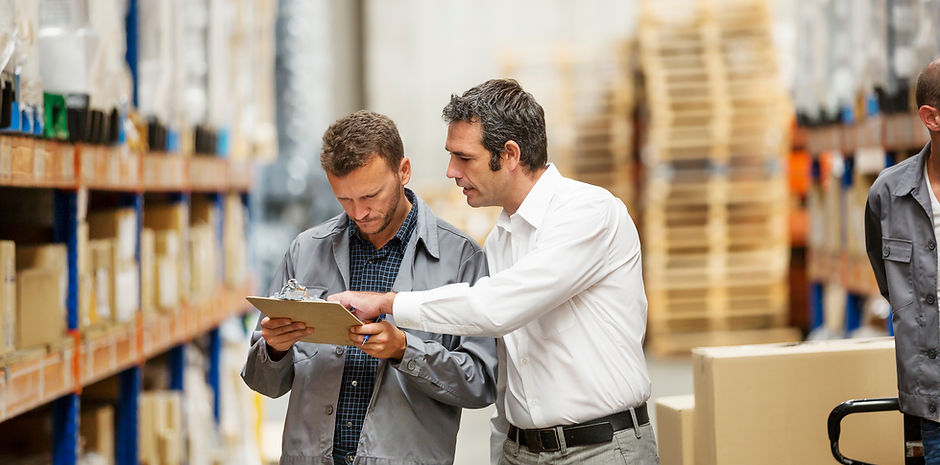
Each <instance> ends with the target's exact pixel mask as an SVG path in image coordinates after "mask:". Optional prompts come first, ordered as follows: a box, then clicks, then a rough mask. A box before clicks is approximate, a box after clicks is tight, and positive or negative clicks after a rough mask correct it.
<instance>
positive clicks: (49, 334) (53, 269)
mask: <svg viewBox="0 0 940 465" xmlns="http://www.w3.org/2000/svg"><path fill="white" fill-rule="evenodd" d="M67 292H68V268H67V254H66V248H65V245H63V244H47V245H33V246H23V247H16V316H15V319H16V348H17V349H23V348H27V347H34V346H43V345H46V344H51V343H53V342H57V341H58V340H60V339H62V337H63V336H64V335H65V330H66V310H65V299H66V293H67Z"/></svg>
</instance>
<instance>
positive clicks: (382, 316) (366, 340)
mask: <svg viewBox="0 0 940 465" xmlns="http://www.w3.org/2000/svg"><path fill="white" fill-rule="evenodd" d="M383 320H385V313H383V314H381V315H379V317H378V318H376V319H375V321H373V323H378V322H380V321H383ZM369 336H371V334H366V337H364V338H362V345H366V342H368V341H369Z"/></svg>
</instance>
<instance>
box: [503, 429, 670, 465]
mask: <svg viewBox="0 0 940 465" xmlns="http://www.w3.org/2000/svg"><path fill="white" fill-rule="evenodd" d="M637 436H639V437H637ZM542 464H553V465H554V464H557V465H569V464H571V465H574V464H584V465H658V464H659V454H658V453H657V452H656V438H655V437H654V435H653V427H652V426H651V425H649V424H646V425H643V426H641V427H639V428H638V429H637V430H636V431H634V430H633V428H629V429H625V430H621V431H617V432H616V433H614V439H613V440H612V441H610V442H607V443H603V444H591V445H587V446H576V447H562V450H559V451H555V452H532V451H530V450H529V449H527V448H525V447H524V446H520V445H519V444H518V443H516V442H515V441H511V440H508V439H507V440H506V441H505V442H504V443H503V456H502V457H501V458H500V459H499V465H542Z"/></svg>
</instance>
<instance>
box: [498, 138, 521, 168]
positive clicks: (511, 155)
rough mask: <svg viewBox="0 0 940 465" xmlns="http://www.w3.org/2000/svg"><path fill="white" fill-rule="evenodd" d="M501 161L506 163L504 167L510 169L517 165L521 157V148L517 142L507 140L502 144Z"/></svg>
mask: <svg viewBox="0 0 940 465" xmlns="http://www.w3.org/2000/svg"><path fill="white" fill-rule="evenodd" d="M502 156H503V163H506V164H507V165H506V167H507V168H509V169H510V170H514V169H516V167H518V166H519V164H520V162H521V160H520V158H521V157H522V149H521V148H520V147H519V144H517V143H516V141H514V140H507V141H506V143H505V144H503V153H502Z"/></svg>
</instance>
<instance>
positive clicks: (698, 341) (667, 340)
mask: <svg viewBox="0 0 940 465" xmlns="http://www.w3.org/2000/svg"><path fill="white" fill-rule="evenodd" d="M646 339H647V343H646V348H645V350H644V351H645V352H646V353H647V354H652V355H688V354H689V353H690V352H691V351H692V349H694V348H696V347H716V346H733V345H750V344H772V343H782V342H799V341H800V340H802V334H801V333H800V331H799V330H798V329H796V328H789V327H785V328H784V327H781V328H769V329H755V330H743V331H700V332H684V333H647V336H646Z"/></svg>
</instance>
